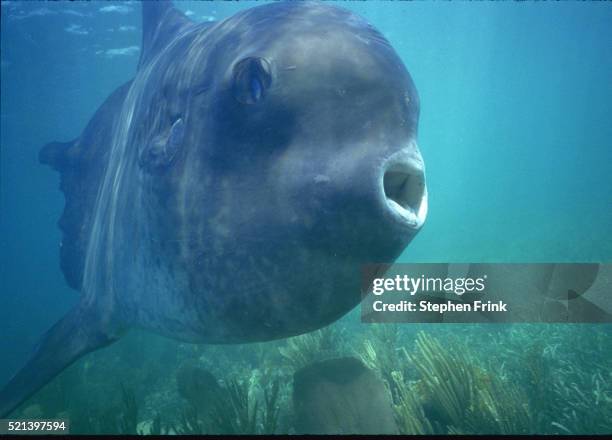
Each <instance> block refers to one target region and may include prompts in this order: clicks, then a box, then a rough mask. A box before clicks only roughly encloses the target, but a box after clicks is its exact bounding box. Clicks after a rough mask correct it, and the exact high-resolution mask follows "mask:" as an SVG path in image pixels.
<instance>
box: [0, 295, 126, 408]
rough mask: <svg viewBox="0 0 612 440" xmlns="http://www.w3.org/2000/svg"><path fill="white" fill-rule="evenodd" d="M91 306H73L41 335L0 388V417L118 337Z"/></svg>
mask: <svg viewBox="0 0 612 440" xmlns="http://www.w3.org/2000/svg"><path fill="white" fill-rule="evenodd" d="M108 326H109V325H108V323H107V322H103V321H102V319H101V317H100V314H99V313H97V312H96V310H94V309H89V308H86V307H83V306H81V305H78V306H76V307H75V308H74V309H72V310H71V311H70V312H68V314H66V316H64V317H63V318H62V319H60V320H59V321H58V322H57V323H55V325H53V327H51V329H49V330H48V331H47V332H46V333H45V334H44V335H43V336H42V338H41V340H40V343H39V344H38V346H37V347H36V349H35V350H34V353H33V355H32V357H31V358H30V360H29V361H28V362H27V363H26V364H25V366H24V367H23V368H22V369H21V370H19V371H18V372H17V374H15V376H13V378H12V379H11V380H10V381H9V382H8V383H7V384H6V385H5V386H4V387H3V388H2V389H1V390H0V418H4V417H6V416H8V415H9V414H10V413H11V412H13V411H14V410H15V409H16V408H17V407H18V406H19V405H20V404H22V403H23V402H24V401H25V400H27V399H28V398H29V397H31V396H32V395H33V394H34V393H36V391H38V390H39V389H40V388H42V387H43V386H44V385H46V384H47V383H48V382H50V381H51V379H53V378H54V377H55V376H57V375H58V374H59V373H60V372H62V371H63V370H64V369H65V368H66V367H68V366H69V365H70V364H72V363H73V362H74V361H76V360H77V359H79V358H80V357H81V356H83V355H85V354H86V353H89V352H91V351H93V350H96V349H98V348H101V347H104V346H106V345H108V344H110V343H112V342H114V341H116V340H117V339H118V332H109V331H107V329H106V327H108Z"/></svg>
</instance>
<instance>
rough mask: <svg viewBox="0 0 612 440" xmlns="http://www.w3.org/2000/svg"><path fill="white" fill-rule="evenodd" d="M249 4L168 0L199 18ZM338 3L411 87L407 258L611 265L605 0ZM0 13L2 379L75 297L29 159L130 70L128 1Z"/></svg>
mask: <svg viewBox="0 0 612 440" xmlns="http://www.w3.org/2000/svg"><path fill="white" fill-rule="evenodd" d="M253 6H255V4H254V3H246V2H239V3H235V2H234V3H225V2H224V3H219V2H210V3H209V2H206V3H192V2H180V3H179V4H178V7H179V8H180V9H181V10H183V11H185V12H187V13H188V14H189V15H190V16H191V17H192V18H193V19H195V20H198V21H202V20H209V19H214V20H218V19H223V18H225V17H228V16H230V15H231V14H233V13H234V12H236V11H237V10H240V9H243V8H248V7H253ZM342 6H343V7H347V8H349V9H353V10H355V11H356V12H358V13H360V14H361V15H362V16H364V17H366V18H367V19H368V21H370V22H371V23H372V24H373V25H375V26H376V27H377V28H378V29H380V30H381V31H382V32H383V33H384V34H385V36H386V37H387V38H388V39H389V41H390V42H391V44H392V45H393V46H394V47H395V49H396V50H397V52H398V53H399V55H400V56H401V58H402V59H403V60H404V62H405V64H406V66H407V68H408V70H409V71H410V73H411V75H412V77H413V79H414V81H415V83H416V86H417V89H418V91H419V94H420V99H421V120H420V126H419V145H420V148H421V151H422V153H423V156H424V159H425V163H426V167H427V182H428V190H429V196H430V204H429V206H430V208H429V216H428V219H427V222H426V225H425V227H424V229H423V230H422V231H421V233H420V234H419V235H418V236H417V238H416V239H415V240H414V241H413V243H412V244H411V245H410V246H409V247H408V249H407V250H406V251H405V252H404V254H403V255H402V257H401V260H402V261H436V262H439V261H444V262H446V261H453V262H459V261H463V262H480V261H487V262H488V261H491V262H493V261H504V262H506V261H507V262H544V261H568V262H571V261H593V262H610V261H612V234H611V231H612V177H611V176H612V124H611V123H610V114H611V103H612V80H611V78H612V45H611V44H610V41H611V40H612V26H610V24H611V23H612V4H610V3H607V2H601V3H599V2H593V3H591V2H580V3H557V2H554V3H551V2H537V3H531V2H482V3H467V2H437V3H429V2H406V3H404V2H383V3H379V2H346V3H345V2H343V3H342ZM1 20H2V21H1V61H2V64H1V74H2V80H1V127H0V128H1V137H0V146H1V164H0V166H1V169H0V170H1V175H0V222H1V226H0V228H1V234H0V239H1V240H2V241H1V248H0V249H1V250H0V332H1V334H2V338H0V359H1V361H0V383H4V382H5V381H6V380H8V378H9V377H10V375H11V374H13V373H14V372H15V371H16V369H17V368H18V367H19V366H20V365H21V364H22V363H23V362H24V361H25V359H26V357H27V356H28V354H29V353H30V352H31V350H32V349H33V347H34V345H35V343H36V341H37V339H38V337H39V336H40V334H41V333H42V332H43V331H44V330H46V329H47V328H48V327H49V326H50V325H51V324H52V323H54V322H55V321H56V320H57V319H59V318H60V317H61V316H62V315H63V314H64V313H65V312H66V311H67V310H68V309H69V308H70V306H71V305H73V304H75V303H76V301H77V299H78V294H77V293H76V292H74V291H72V290H70V289H69V288H68V287H67V286H66V284H65V282H64V279H63V276H62V274H61V272H60V269H59V258H58V243H59V240H60V233H59V230H58V229H57V227H56V221H57V219H58V218H59V216H60V214H61V211H62V209H63V196H62V194H61V192H60V191H59V190H58V182H59V177H58V175H57V174H56V173H55V172H53V171H52V170H51V169H49V168H47V167H44V166H42V165H40V164H39V163H38V160H37V154H38V151H39V149H40V147H41V146H42V145H44V144H45V143H47V142H49V141H53V140H62V141H66V140H71V139H73V138H75V137H77V136H78V135H79V134H80V132H81V131H82V130H83V128H84V126H85V124H86V123H87V121H88V120H89V118H90V117H91V116H92V114H93V112H94V111H95V110H96V108H97V107H98V106H99V105H100V104H101V103H102V101H103V100H104V99H105V98H106V97H107V96H108V94H109V93H110V92H111V91H112V90H114V89H115V88H116V87H117V86H119V85H120V84H122V83H124V82H125V81H127V80H129V79H130V78H131V77H132V76H133V75H134V71H135V67H136V63H137V60H138V55H139V53H138V50H137V48H138V47H139V45H140V5H139V4H137V3H135V2H108V3H107V2H104V3H101V2H89V3H78V2H77V3H69V4H68V3H62V2H58V3H46V2H12V1H11V2H8V1H6V2H5V1H3V2H2V18H1ZM355 319H357V318H355ZM602 331H604V332H608V334H609V328H608V327H606V328H603V329H602ZM608 361H609V359H608Z"/></svg>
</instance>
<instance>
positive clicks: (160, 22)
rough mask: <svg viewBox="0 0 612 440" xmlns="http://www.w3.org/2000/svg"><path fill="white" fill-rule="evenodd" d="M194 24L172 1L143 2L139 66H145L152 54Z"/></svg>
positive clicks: (154, 0) (152, 0)
mask: <svg viewBox="0 0 612 440" xmlns="http://www.w3.org/2000/svg"><path fill="white" fill-rule="evenodd" d="M191 24H193V22H192V21H191V20H189V19H188V18H187V17H186V16H185V14H183V13H182V12H180V11H179V10H177V9H176V8H175V7H174V5H173V4H172V1H169V0H151V1H144V2H142V47H141V51H140V61H139V62H138V67H139V68H140V67H142V66H144V65H145V64H146V63H147V62H148V61H149V60H150V59H151V56H152V54H154V53H155V52H157V51H159V50H161V49H162V48H163V47H164V46H166V45H167V44H168V43H169V42H170V41H171V40H172V38H173V37H174V36H175V35H177V34H178V33H179V32H180V31H181V30H182V29H184V28H185V27H187V26H190V25H191Z"/></svg>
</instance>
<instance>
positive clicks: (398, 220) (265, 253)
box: [0, 1, 427, 416]
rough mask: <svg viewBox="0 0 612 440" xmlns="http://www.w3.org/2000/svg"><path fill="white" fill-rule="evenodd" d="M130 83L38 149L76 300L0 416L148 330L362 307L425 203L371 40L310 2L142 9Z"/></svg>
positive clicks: (293, 327) (315, 321)
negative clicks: (60, 203) (61, 200)
mask: <svg viewBox="0 0 612 440" xmlns="http://www.w3.org/2000/svg"><path fill="white" fill-rule="evenodd" d="M142 10H143V39H142V50H141V55H140V60H139V64H138V69H137V72H136V75H135V77H134V79H132V80H131V81H129V82H128V83H126V84H124V85H122V86H120V87H119V88H118V89H117V90H115V91H114V92H113V93H112V94H111V95H110V96H109V97H108V98H107V99H106V101H105V102H104V103H103V104H102V105H101V107H100V108H99V109H98V111H97V112H96V113H95V115H94V116H93V118H92V119H91V121H90V122H89V124H88V125H87V127H86V128H85V130H84V131H83V133H82V134H81V136H79V137H78V138H77V139H75V140H74V141H72V142H67V143H59V142H55V143H51V144H48V145H47V146H45V147H44V148H43V149H42V151H41V153H40V160H41V162H43V163H45V164H48V165H50V166H51V167H53V168H54V169H56V170H57V171H59V172H60V175H61V185H60V187H61V189H62V191H63V192H64V194H65V199H66V206H65V209H64V212H63V215H62V217H61V219H60V221H59V226H60V228H61V230H62V233H63V237H62V243H61V251H60V253H61V268H62V271H63V273H64V275H65V278H66V281H67V282H68V284H69V285H70V286H71V287H72V288H74V289H77V290H79V291H80V292H81V294H82V295H81V299H80V302H79V303H78V305H77V306H76V307H75V308H74V309H72V310H71V311H69V312H68V313H67V315H66V316H65V317H64V318H62V319H61V320H60V321H59V322H57V323H56V324H55V325H54V326H53V327H52V328H51V329H50V330H49V331H48V332H47V333H46V334H45V335H44V336H43V338H42V340H41V342H40V343H39V345H38V346H37V348H36V350H35V352H34V354H33V356H32V357H31V358H30V360H29V361H28V363H27V364H26V365H25V367H24V368H22V369H21V370H20V371H19V372H18V373H17V374H16V375H15V376H14V377H13V378H12V379H11V380H10V381H9V383H8V384H7V385H6V386H5V387H4V388H3V389H2V390H1V391H0V416H5V415H6V414H8V413H9V412H11V411H12V410H13V409H15V408H16V407H17V406H18V405H19V404H20V403H21V402H23V401H24V400H25V399H26V398H27V397H28V396H30V395H32V394H33V393H34V392H36V391H37V390H38V389H39V388H40V387H42V386H43V385H44V384H46V383H47V382H48V381H49V380H51V379H52V378H53V377H54V376H55V375H57V374H58V373H59V372H61V371H62V370H63V369H64V368H66V367H67V366H68V365H69V364H71V363H72V362H73V361H75V360H76V359H77V358H79V357H80V356H82V355H84V354H85V353H87V352H90V351H92V350H95V349H97V348H100V347H103V346H105V345H107V344H109V343H111V342H113V341H115V340H117V339H118V338H119V337H120V336H121V335H122V334H124V333H125V331H126V330H127V329H129V328H133V327H140V328H145V329H148V330H151V331H154V332H157V333H159V334H162V335H165V336H168V337H172V338H175V339H178V340H181V341H188V342H197V343H245V342H251V341H264V340H271V339H277V338H284V337H288V336H293V335H298V334H301V333H305V332H309V331H312V330H315V329H318V328H320V327H322V326H325V325H327V324H329V323H331V322H333V321H335V320H337V319H338V318H339V317H341V316H342V315H344V314H346V313H347V312H348V311H350V310H351V309H352V308H354V307H355V306H356V305H357V304H358V303H359V301H360V299H361V298H360V278H361V276H360V267H361V264H363V263H366V262H392V261H394V260H395V259H396V258H397V257H398V256H399V255H400V253H401V252H402V251H403V249H404V248H405V247H406V246H407V245H408V243H409V242H410V241H411V239H412V238H413V237H414V236H415V234H416V233H417V232H418V231H419V229H420V228H421V226H422V225H423V222H424V221H425V217H426V213H427V192H426V186H425V177H424V165H423V160H422V158H421V154H420V152H419V149H418V146H417V141H416V134H417V124H418V115H419V99H418V95H417V91H416V89H415V86H414V84H413V81H412V79H411V77H410V75H409V73H408V71H407V70H406V68H405V66H404V64H403V62H402V60H401V59H400V58H399V56H398V55H397V53H396V52H395V51H394V50H393V48H392V47H391V45H390V44H389V42H388V41H387V40H386V39H385V37H384V36H383V35H382V34H381V33H380V32H379V31H377V30H376V29H375V28H374V27H372V26H371V25H370V24H368V23H367V22H366V21H365V20H363V19H362V18H360V17H358V16H357V15H355V14H353V13H351V12H350V11H348V10H345V9H342V8H338V7H334V6H331V5H328V4H324V3H303V2H286V3H273V4H266V5H261V6H257V7H253V8H250V9H247V10H244V11H242V12H239V13H237V14H235V15H234V16H232V17H230V18H228V19H226V20H223V21H220V22H212V23H211V22H206V23H194V22H191V21H190V20H189V19H188V18H186V17H185V16H184V15H183V14H182V13H181V12H180V11H178V10H177V9H175V8H173V6H172V4H171V3H170V2H153V1H151V2H143V4H142Z"/></svg>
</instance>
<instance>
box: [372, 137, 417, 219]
mask: <svg viewBox="0 0 612 440" xmlns="http://www.w3.org/2000/svg"><path fill="white" fill-rule="evenodd" d="M382 170H383V172H382V175H381V179H380V180H381V187H382V190H383V194H384V200H385V204H386V207H387V210H388V212H389V213H390V214H391V216H392V217H394V218H395V219H396V220H397V221H399V222H400V223H402V224H404V225H406V226H409V227H410V228H412V229H419V228H420V227H421V226H423V223H425V218H426V217H427V185H426V183H425V165H424V163H423V159H422V157H421V155H420V153H419V152H418V150H416V151H415V149H413V148H411V149H405V150H401V151H398V152H397V153H395V154H393V155H392V156H391V157H389V158H388V159H387V160H386V161H385V163H384V164H383V167H382Z"/></svg>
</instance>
